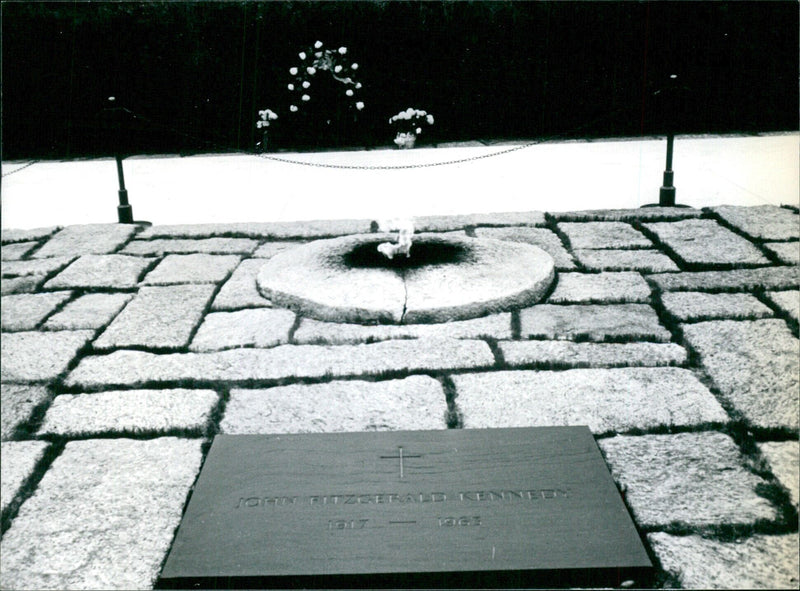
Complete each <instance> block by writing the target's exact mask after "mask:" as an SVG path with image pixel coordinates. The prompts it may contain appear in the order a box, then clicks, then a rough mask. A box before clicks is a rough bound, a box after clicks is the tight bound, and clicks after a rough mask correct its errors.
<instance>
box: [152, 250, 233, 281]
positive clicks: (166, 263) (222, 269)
mask: <svg viewBox="0 0 800 591" xmlns="http://www.w3.org/2000/svg"><path fill="white" fill-rule="evenodd" d="M239 260H240V257H238V256H236V255H214V254H170V255H167V256H166V257H164V259H163V260H162V261H161V262H160V263H159V264H158V265H157V266H156V268H155V269H153V270H152V271H150V272H149V273H148V274H147V276H146V277H145V278H144V281H143V283H144V284H146V285H175V284H178V283H218V282H220V281H223V280H224V279H225V278H226V277H228V275H230V273H231V271H233V270H234V269H235V268H236V265H238V264H239Z"/></svg>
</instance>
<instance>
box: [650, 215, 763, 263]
mask: <svg viewBox="0 0 800 591" xmlns="http://www.w3.org/2000/svg"><path fill="white" fill-rule="evenodd" d="M644 227H645V228H647V229H648V230H650V231H651V232H653V233H655V234H656V236H658V239H659V240H660V241H661V242H662V243H664V244H666V245H667V246H668V247H669V248H671V249H672V251H673V252H675V254H677V256H679V257H680V258H681V259H682V260H683V261H684V262H685V263H687V264H690V265H691V264H694V265H719V264H722V265H740V264H754V265H756V264H769V260H768V259H767V258H766V257H765V256H764V255H763V254H761V251H760V250H758V248H756V246H754V245H753V243H751V242H749V241H748V240H747V239H745V238H742V237H741V236H739V235H738V234H735V233H733V232H731V231H730V230H728V229H727V228H724V227H722V226H721V225H719V224H718V223H717V222H715V221H714V220H696V219H692V220H682V221H679V222H657V223H653V224H645V225H644Z"/></svg>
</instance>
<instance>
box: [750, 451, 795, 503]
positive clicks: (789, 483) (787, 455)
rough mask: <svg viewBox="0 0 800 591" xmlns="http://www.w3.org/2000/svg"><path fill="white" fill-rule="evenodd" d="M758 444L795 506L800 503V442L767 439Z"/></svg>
mask: <svg viewBox="0 0 800 591" xmlns="http://www.w3.org/2000/svg"><path fill="white" fill-rule="evenodd" d="M757 445H758V449H759V450H761V454H762V455H763V456H764V457H765V458H766V459H767V461H768V462H769V466H770V468H771V469H772V473H773V474H774V475H775V478H777V479H778V481H779V482H780V483H781V484H782V485H783V486H785V487H786V490H788V491H789V496H790V498H791V502H792V503H793V504H794V505H795V507H797V506H798V505H800V444H798V442H797V441H765V442H763V443H759V444H757Z"/></svg>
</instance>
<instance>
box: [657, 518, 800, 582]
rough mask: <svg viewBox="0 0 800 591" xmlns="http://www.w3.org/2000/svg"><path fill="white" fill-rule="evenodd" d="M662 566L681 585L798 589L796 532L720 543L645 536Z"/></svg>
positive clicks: (683, 538) (799, 575)
mask: <svg viewBox="0 0 800 591" xmlns="http://www.w3.org/2000/svg"><path fill="white" fill-rule="evenodd" d="M647 539H648V541H649V542H650V546H651V547H652V548H653V552H654V553H655V555H656V556H657V557H658V560H659V562H661V566H662V568H663V569H664V570H666V571H667V572H669V573H670V574H672V575H673V576H675V577H676V578H677V579H678V581H679V583H680V585H681V587H682V588H683V589H797V584H798V580H800V574H798V572H799V570H798V559H797V555H798V537H797V534H796V533H795V534H785V535H776V536H766V535H755V536H752V537H750V538H746V539H741V540H736V541H734V542H720V541H717V540H713V539H707V538H702V537H700V536H698V535H689V536H672V535H670V534H666V533H661V532H658V533H652V534H649V535H648V536H647Z"/></svg>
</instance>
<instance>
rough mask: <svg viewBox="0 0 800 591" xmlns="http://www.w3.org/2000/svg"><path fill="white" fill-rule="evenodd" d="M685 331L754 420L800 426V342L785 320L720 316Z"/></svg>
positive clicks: (725, 388) (772, 425)
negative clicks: (723, 317)
mask: <svg viewBox="0 0 800 591" xmlns="http://www.w3.org/2000/svg"><path fill="white" fill-rule="evenodd" d="M683 333H684V336H685V338H686V340H687V342H688V343H689V345H690V346H691V347H692V348H694V349H695V350H696V351H697V352H698V353H699V354H700V362H701V364H702V365H703V367H704V368H705V369H706V371H707V372H708V374H709V375H710V376H711V379H712V380H714V383H715V384H716V386H717V387H718V388H719V389H720V391H721V392H722V393H723V394H724V395H725V396H726V397H727V398H728V399H729V400H730V401H731V402H732V403H733V405H734V407H735V408H736V409H737V410H738V411H739V412H741V413H742V415H743V416H744V417H745V418H746V419H747V420H748V421H749V422H750V424H752V425H754V426H756V427H762V428H767V429H769V428H786V429H790V430H792V431H797V429H798V427H800V421H798V403H800V341H798V339H797V338H795V337H794V336H792V334H791V332H790V331H789V329H788V327H787V326H786V323H785V322H784V321H783V320H769V319H767V320H755V321H733V320H714V321H709V322H700V323H697V324H687V325H684V326H683Z"/></svg>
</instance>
